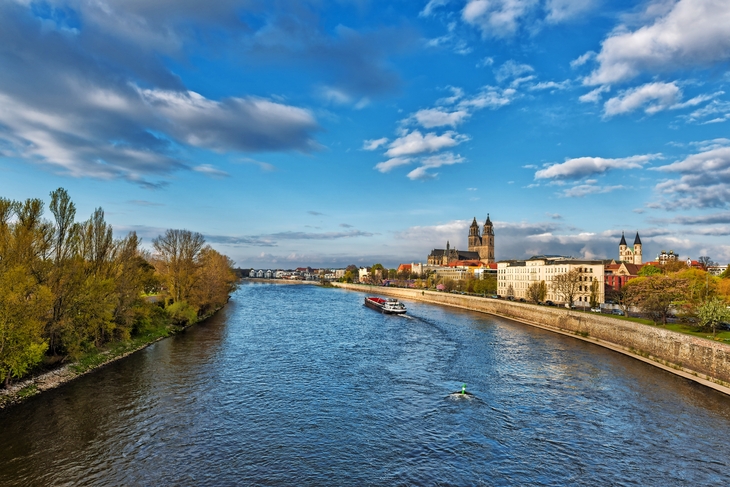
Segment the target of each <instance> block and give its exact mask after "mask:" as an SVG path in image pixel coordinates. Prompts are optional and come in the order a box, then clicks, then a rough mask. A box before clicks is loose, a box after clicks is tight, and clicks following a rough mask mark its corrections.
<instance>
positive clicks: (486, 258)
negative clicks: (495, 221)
mask: <svg viewBox="0 0 730 487" xmlns="http://www.w3.org/2000/svg"><path fill="white" fill-rule="evenodd" d="M479 257H480V260H481V261H482V262H484V263H487V264H489V263H492V262H494V226H493V225H492V220H490V219H489V213H487V221H485V222H484V229H483V231H482V246H481V247H480V248H479Z"/></svg>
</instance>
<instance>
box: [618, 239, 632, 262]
mask: <svg viewBox="0 0 730 487" xmlns="http://www.w3.org/2000/svg"><path fill="white" fill-rule="evenodd" d="M628 251H629V246H628V245H626V237H625V236H624V232H621V241H620V242H619V243H618V261H619V262H629V263H631V264H633V262H634V258H633V257H631V258H630V259H629V256H628V255H627V254H628Z"/></svg>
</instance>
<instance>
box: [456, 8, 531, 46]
mask: <svg viewBox="0 0 730 487" xmlns="http://www.w3.org/2000/svg"><path fill="white" fill-rule="evenodd" d="M537 4H538V1H537V0H468V1H467V4H466V6H465V7H464V10H462V12H461V17H462V19H463V20H464V21H465V22H466V23H468V24H471V25H473V26H475V27H477V28H478V29H479V30H481V32H482V37H485V38H486V37H508V36H511V35H513V34H515V32H517V29H518V28H519V21H520V20H521V19H522V18H523V17H525V16H526V15H527V14H528V12H529V11H530V10H531V9H532V8H533V7H535V6H536V5H537Z"/></svg>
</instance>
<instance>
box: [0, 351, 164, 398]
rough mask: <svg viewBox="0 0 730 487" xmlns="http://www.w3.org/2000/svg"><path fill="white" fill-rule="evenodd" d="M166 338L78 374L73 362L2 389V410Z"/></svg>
mask: <svg viewBox="0 0 730 487" xmlns="http://www.w3.org/2000/svg"><path fill="white" fill-rule="evenodd" d="M164 338H167V337H157V338H155V339H154V340H152V341H150V342H147V343H144V344H143V345H140V346H139V347H137V348H134V349H132V350H128V351H126V352H124V353H122V354H120V355H115V356H113V357H109V358H108V360H105V361H103V362H101V363H99V364H98V365H95V366H93V367H90V368H88V369H87V370H84V371H82V372H78V371H77V370H75V369H76V368H78V367H79V365H80V364H79V363H78V362H72V363H69V364H65V365H62V366H61V367H59V368H57V369H53V370H50V371H48V372H44V373H42V374H38V375H37V376H33V377H29V378H27V379H24V380H22V381H20V382H18V383H15V384H11V385H10V387H9V388H7V389H0V409H4V408H6V407H8V406H12V405H14V404H19V403H21V402H23V401H25V400H26V399H28V398H29V397H33V396H35V395H37V394H40V393H41V392H43V391H48V390H51V389H55V388H56V387H58V386H61V385H63V384H66V383H68V382H71V381H72V380H74V379H76V378H78V377H81V376H83V375H86V374H88V373H91V372H93V371H95V370H97V369H99V368H101V367H104V366H105V365H107V364H110V363H112V362H116V361H117V360H121V359H123V358H124V357H127V356H129V355H131V354H133V353H135V352H139V351H140V350H143V349H144V348H147V347H149V346H150V345H152V344H153V343H156V342H158V341H160V340H162V339H164ZM103 354H107V355H109V352H103Z"/></svg>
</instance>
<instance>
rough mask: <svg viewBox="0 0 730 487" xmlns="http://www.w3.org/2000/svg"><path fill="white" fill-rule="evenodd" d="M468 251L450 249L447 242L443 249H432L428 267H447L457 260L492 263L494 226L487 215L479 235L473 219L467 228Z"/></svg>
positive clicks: (475, 220)
mask: <svg viewBox="0 0 730 487" xmlns="http://www.w3.org/2000/svg"><path fill="white" fill-rule="evenodd" d="M468 244H469V245H468V250H466V251H463V250H457V249H455V248H454V249H452V248H451V247H450V245H449V242H446V248H445V249H433V250H432V251H431V254H429V256H428V263H429V264H430V265H449V264H450V263H452V262H454V261H457V260H479V261H481V262H483V263H485V264H490V263H492V262H494V226H493V225H492V220H490V219H489V214H487V221H485V222H484V227H483V229H482V232H481V234H480V233H479V224H478V223H477V219H476V218H474V221H472V223H471V226H470V227H469V240H468Z"/></svg>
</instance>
